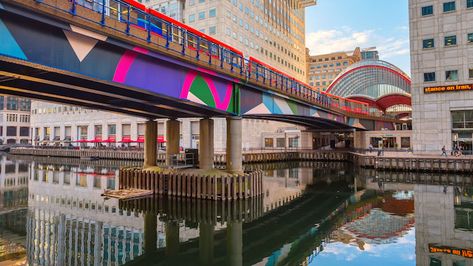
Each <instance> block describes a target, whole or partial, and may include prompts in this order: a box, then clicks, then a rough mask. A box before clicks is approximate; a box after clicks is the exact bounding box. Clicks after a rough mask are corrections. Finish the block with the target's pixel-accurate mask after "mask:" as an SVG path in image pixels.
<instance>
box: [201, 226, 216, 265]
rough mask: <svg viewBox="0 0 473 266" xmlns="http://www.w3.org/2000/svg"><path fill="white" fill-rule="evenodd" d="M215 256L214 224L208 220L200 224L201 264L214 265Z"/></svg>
mask: <svg viewBox="0 0 473 266" xmlns="http://www.w3.org/2000/svg"><path fill="white" fill-rule="evenodd" d="M213 258H214V225H213V224H211V223H208V222H202V223H200V224H199V260H200V265H212V264H213Z"/></svg>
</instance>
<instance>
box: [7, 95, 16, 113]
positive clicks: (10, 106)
mask: <svg viewBox="0 0 473 266" xmlns="http://www.w3.org/2000/svg"><path fill="white" fill-rule="evenodd" d="M7 110H18V97H13V96H8V97H7Z"/></svg>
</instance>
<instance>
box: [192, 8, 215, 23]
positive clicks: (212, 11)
mask: <svg viewBox="0 0 473 266" xmlns="http://www.w3.org/2000/svg"><path fill="white" fill-rule="evenodd" d="M205 13H206V12H205V11H201V12H199V13H198V14H197V18H198V19H199V20H203V19H205ZM216 16H217V9H216V8H211V9H210V10H209V18H214V17H216ZM189 22H195V14H190V15H189Z"/></svg>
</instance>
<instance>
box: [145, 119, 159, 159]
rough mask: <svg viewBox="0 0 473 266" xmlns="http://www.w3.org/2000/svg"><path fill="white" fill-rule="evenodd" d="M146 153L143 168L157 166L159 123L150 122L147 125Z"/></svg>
mask: <svg viewBox="0 0 473 266" xmlns="http://www.w3.org/2000/svg"><path fill="white" fill-rule="evenodd" d="M145 127H146V128H145V153H144V157H145V158H144V164H143V167H152V166H156V159H157V154H158V150H157V147H156V141H157V140H156V139H157V137H158V122H157V121H154V120H148V121H146V124H145Z"/></svg>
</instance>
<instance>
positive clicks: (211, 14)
mask: <svg viewBox="0 0 473 266" xmlns="http://www.w3.org/2000/svg"><path fill="white" fill-rule="evenodd" d="M216 16H217V9H215V8H212V9H210V10H209V18H214V17H216ZM242 22H243V21H242Z"/></svg>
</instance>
